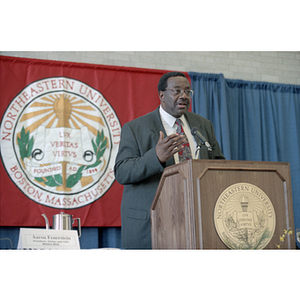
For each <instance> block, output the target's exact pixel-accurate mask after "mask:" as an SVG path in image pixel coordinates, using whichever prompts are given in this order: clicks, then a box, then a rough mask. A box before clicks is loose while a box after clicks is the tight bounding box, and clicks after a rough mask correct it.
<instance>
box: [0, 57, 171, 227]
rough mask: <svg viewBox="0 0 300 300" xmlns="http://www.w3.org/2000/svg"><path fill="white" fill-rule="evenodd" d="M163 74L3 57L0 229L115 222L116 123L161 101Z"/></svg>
mask: <svg viewBox="0 0 300 300" xmlns="http://www.w3.org/2000/svg"><path fill="white" fill-rule="evenodd" d="M165 72H166V71H162V70H148V69H139V68H126V67H110V66H102V65H93V64H82V63H69V62H57V61H48V60H37V59H24V58H13V57H5V56H0V93H1V94H0V108H1V111H0V118H1V165H0V226H44V225H45V221H44V218H43V217H42V216H41V214H43V213H45V214H46V215H47V216H48V218H49V219H50V221H52V216H53V215H54V214H57V213H60V212H62V211H64V212H66V213H68V214H71V215H73V216H74V217H76V218H81V222H82V225H83V226H120V225H121V219H120V203H121V198H122V191H123V187H122V186H121V185H120V184H118V183H117V182H116V181H115V178H114V173H113V167H114V162H115V157H116V153H117V150H118V145H119V142H120V133H121V127H122V125H123V124H124V123H126V122H128V121H130V120H132V119H134V118H136V117H139V116H141V115H144V114H146V113H148V112H150V111H152V110H154V109H155V108H156V107H157V106H158V105H159V98H158V93H157V83H158V81H159V78H160V77H161V75H162V74H163V73H165Z"/></svg>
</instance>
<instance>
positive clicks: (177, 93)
mask: <svg viewBox="0 0 300 300" xmlns="http://www.w3.org/2000/svg"><path fill="white" fill-rule="evenodd" d="M165 91H171V95H172V96H181V95H182V94H183V93H185V94H186V95H187V96H188V97H189V98H192V97H193V95H194V91H192V90H182V89H165Z"/></svg>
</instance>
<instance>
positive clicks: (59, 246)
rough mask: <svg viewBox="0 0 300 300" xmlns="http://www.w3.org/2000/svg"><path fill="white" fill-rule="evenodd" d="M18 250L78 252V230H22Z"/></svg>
mask: <svg viewBox="0 0 300 300" xmlns="http://www.w3.org/2000/svg"><path fill="white" fill-rule="evenodd" d="M18 249H24V250H25V249H26V250H38V249H40V250H52V249H53V250H77V249H80V245H79V239H78V232H77V230H54V229H31V228H20V234H19V242H18Z"/></svg>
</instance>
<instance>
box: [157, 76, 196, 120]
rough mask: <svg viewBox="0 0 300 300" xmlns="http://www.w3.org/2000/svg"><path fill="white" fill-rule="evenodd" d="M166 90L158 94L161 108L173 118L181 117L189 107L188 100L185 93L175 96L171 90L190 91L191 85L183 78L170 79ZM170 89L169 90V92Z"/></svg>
mask: <svg viewBox="0 0 300 300" xmlns="http://www.w3.org/2000/svg"><path fill="white" fill-rule="evenodd" d="M167 84H168V85H167V90H166V91H160V92H159V98H160V100H161V106H162V108H163V109H164V110H165V111H166V112H167V113H169V114H170V115H172V116H173V117H175V118H179V117H181V116H182V115H183V114H185V113H186V112H187V111H188V109H189V107H190V98H189V97H188V96H187V95H186V93H182V95H180V94H179V95H177V96H176V95H175V93H174V91H172V89H173V90H178V89H181V90H184V91H186V90H190V89H191V85H190V83H189V81H188V80H187V79H186V78H185V77H180V76H179V77H170V78H168V81H167ZM169 89H171V90H169Z"/></svg>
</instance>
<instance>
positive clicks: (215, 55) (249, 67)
mask: <svg viewBox="0 0 300 300" xmlns="http://www.w3.org/2000/svg"><path fill="white" fill-rule="evenodd" d="M0 55H7V56H20V57H29V58H40V59H51V60H62V61H72V62H85V63H93V64H104V65H116V66H127V67H138V68H150V69H164V70H176V71H194V72H200V73H216V74H219V73H223V74H224V76H225V78H228V79H242V80H250V81H267V82H276V83H287V84H296V85H300V52H277V51H272V52H271V51H265V52H261V51H256V52H248V51H239V52H234V51H231V52H227V51H201V52H195V51H177V52H176V51H171V52H170V51H131V52H128V51H110V52H108V51H90V52H76V51H73V52H69V51H63V52H50V51H49V52H47V51H45V52H24V51H22V52H13V51H2V52H0Z"/></svg>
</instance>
